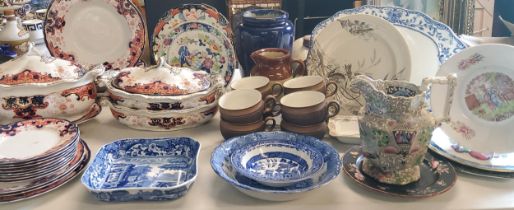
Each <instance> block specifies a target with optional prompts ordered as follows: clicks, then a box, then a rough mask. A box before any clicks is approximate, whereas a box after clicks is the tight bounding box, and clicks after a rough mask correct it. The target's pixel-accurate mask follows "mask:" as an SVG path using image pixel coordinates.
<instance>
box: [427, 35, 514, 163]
mask: <svg viewBox="0 0 514 210" xmlns="http://www.w3.org/2000/svg"><path fill="white" fill-rule="evenodd" d="M513 55H514V47H512V46H509V45H498V44H495V45H493V44H491V45H480V46H475V47H470V48H468V49H466V50H464V51H462V52H461V53H459V54H457V55H455V56H453V57H452V58H451V59H450V60H448V61H447V62H446V63H445V64H443V65H442V66H441V69H440V70H439V71H438V73H437V74H438V75H447V74H452V73H454V74H456V75H457V79H458V80H457V88H456V93H455V95H453V100H454V101H455V102H454V103H453V106H452V108H451V110H452V111H451V113H450V118H451V121H450V122H448V123H444V124H443V125H442V126H441V128H440V129H437V130H435V131H434V134H433V137H432V142H431V143H432V145H431V148H432V150H433V151H434V152H436V153H438V154H440V155H442V156H444V157H446V158H448V159H450V160H453V161H455V162H458V163H460V164H463V165H467V166H471V167H475V168H479V169H482V170H489V171H496V172H514V147H513V146H512V144H511V139H512V136H513V135H514V132H513V130H512V128H513V127H514V81H513V79H514V68H513V66H514V57H513ZM432 89H433V92H437V91H441V87H438V86H433V87H432ZM443 97H445V96H444V94H440V95H437V94H433V95H432V97H431V102H432V110H433V112H434V113H435V114H440V113H441V112H442V111H443V108H441V106H440V103H441V100H442V98H443Z"/></svg>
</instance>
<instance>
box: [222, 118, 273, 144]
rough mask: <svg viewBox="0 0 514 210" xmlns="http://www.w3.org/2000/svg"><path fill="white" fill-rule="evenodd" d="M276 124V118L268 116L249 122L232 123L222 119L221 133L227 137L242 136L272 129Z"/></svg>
mask: <svg viewBox="0 0 514 210" xmlns="http://www.w3.org/2000/svg"><path fill="white" fill-rule="evenodd" d="M275 126H276V121H275V118H273V117H267V118H266V119H264V120H261V121H257V122H254V123H248V124H238V123H230V122H227V121H225V120H220V131H221V135H222V136H223V138H225V139H229V138H232V137H236V136H242V135H246V134H249V133H254V132H261V131H272V130H273V129H274V128H275Z"/></svg>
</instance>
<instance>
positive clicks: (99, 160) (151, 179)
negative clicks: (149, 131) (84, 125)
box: [81, 137, 200, 201]
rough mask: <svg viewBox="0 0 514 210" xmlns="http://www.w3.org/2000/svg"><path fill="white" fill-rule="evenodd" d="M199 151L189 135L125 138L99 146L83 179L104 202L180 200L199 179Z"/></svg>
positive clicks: (197, 144)
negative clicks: (197, 177) (197, 178)
mask: <svg viewBox="0 0 514 210" xmlns="http://www.w3.org/2000/svg"><path fill="white" fill-rule="evenodd" d="M199 152H200V143H198V142H197V141H195V140H193V139H191V138H187V137H178V138H156V139H123V140H119V141H115V142H113V143H110V144H107V145H104V146H103V147H102V148H100V150H99V151H98V153H97V154H96V157H95V159H94V160H93V162H92V163H91V165H89V167H88V168H87V170H86V171H85V172H84V174H83V175H82V179H81V181H82V184H84V186H86V188H87V189H88V190H89V191H90V192H91V193H93V194H94V195H95V196H96V197H97V198H98V199H99V200H102V201H130V200H171V199H177V198H179V197H181V196H183V195H184V194H185V193H186V192H187V191H188V190H189V188H190V187H191V185H192V184H193V182H194V181H195V179H196V176H197V171H198V164H197V161H198V154H199Z"/></svg>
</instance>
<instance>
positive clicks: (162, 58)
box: [157, 56, 171, 69]
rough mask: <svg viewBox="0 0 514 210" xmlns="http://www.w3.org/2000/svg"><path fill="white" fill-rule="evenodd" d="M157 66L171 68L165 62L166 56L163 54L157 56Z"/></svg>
mask: <svg viewBox="0 0 514 210" xmlns="http://www.w3.org/2000/svg"><path fill="white" fill-rule="evenodd" d="M157 68H168V69H171V66H170V65H169V64H168V63H167V62H166V58H164V56H161V57H159V60H158V62H157Z"/></svg>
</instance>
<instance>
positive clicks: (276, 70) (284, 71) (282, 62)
mask: <svg viewBox="0 0 514 210" xmlns="http://www.w3.org/2000/svg"><path fill="white" fill-rule="evenodd" d="M250 57H251V58H252V60H253V62H255V66H254V67H253V68H252V71H251V72H250V75H251V76H265V77H268V78H269V79H270V80H271V81H275V82H280V83H282V82H283V81H284V80H287V79H289V78H291V77H294V76H299V75H305V73H306V71H305V65H304V63H303V61H300V60H292V59H291V54H290V53H289V51H287V50H285V49H280V48H264V49H260V50H257V51H255V52H253V53H252V54H251V55H250ZM295 63H296V64H297V65H296V66H295V68H294V69H293V68H292V64H295Z"/></svg>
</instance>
